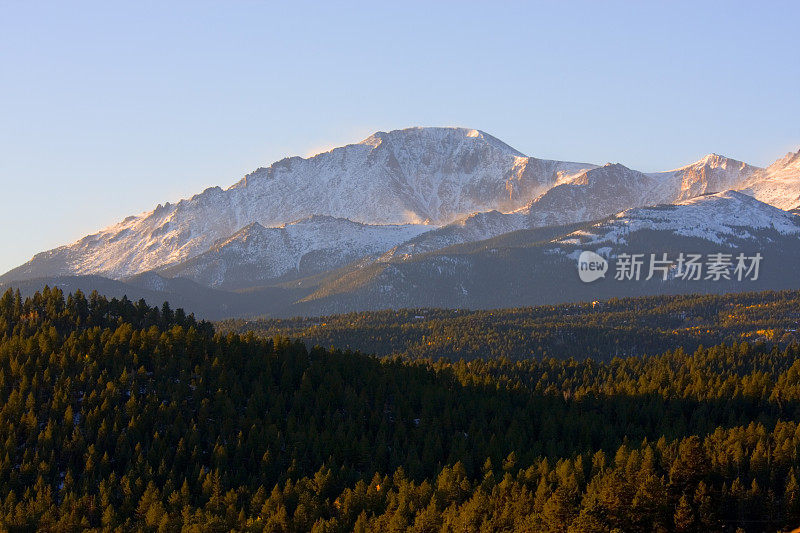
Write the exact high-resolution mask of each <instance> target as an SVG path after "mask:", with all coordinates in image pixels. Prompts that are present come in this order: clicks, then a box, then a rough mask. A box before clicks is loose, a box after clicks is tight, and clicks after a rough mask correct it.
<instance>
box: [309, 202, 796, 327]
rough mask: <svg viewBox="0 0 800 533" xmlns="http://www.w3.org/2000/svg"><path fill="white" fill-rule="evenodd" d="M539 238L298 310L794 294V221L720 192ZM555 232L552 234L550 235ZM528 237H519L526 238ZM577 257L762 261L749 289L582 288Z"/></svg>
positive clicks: (404, 270)
mask: <svg viewBox="0 0 800 533" xmlns="http://www.w3.org/2000/svg"><path fill="white" fill-rule="evenodd" d="M540 231H541V230H522V231H518V232H514V233H509V234H506V235H501V236H499V237H495V238H493V239H489V240H487V241H485V242H483V243H474V244H472V245H470V246H469V247H466V248H461V247H452V248H445V249H442V250H439V251H436V252H431V253H424V254H419V255H416V256H413V257H410V258H404V260H392V261H384V262H376V263H373V264H370V265H366V266H364V265H359V266H358V267H357V268H354V269H352V270H351V271H350V272H346V273H343V274H341V275H339V276H337V277H334V278H331V279H327V280H324V281H323V282H322V283H321V284H320V286H319V287H318V288H317V289H316V290H315V291H314V292H313V293H311V294H309V295H308V296H307V297H305V298H304V299H303V300H301V301H300V302H299V303H298V306H299V308H300V309H302V310H303V313H305V314H324V313H333V312H343V311H349V310H356V309H383V308H400V307H425V306H437V307H454V308H494V307H504V306H509V305H513V306H517V305H538V304H550V303H561V302H570V301H591V300H596V299H604V298H610V297H615V296H636V295H644V294H680V293H688V292H708V293H726V292H741V291H745V290H761V289H788V288H797V279H798V276H799V275H800V239H798V236H799V235H800V217H798V216H796V215H792V214H790V213H787V212H785V211H782V210H780V209H777V208H774V207H772V206H769V205H767V204H764V203H762V202H759V201H758V200H755V199H754V198H751V197H749V196H747V195H744V194H741V193H738V192H735V191H727V192H723V193H718V194H714V195H707V196H703V197H699V198H694V199H690V200H686V201H684V202H682V203H680V204H677V205H662V206H655V207H648V208H637V209H631V210H627V211H625V212H622V213H619V214H617V215H614V216H612V217H609V218H607V219H606V220H603V221H601V222H596V223H587V224H586V225H585V226H584V227H583V228H581V229H578V230H575V228H574V227H565V228H564V231H563V233H562V235H560V236H556V237H555V238H552V239H550V240H549V241H546V242H542V241H541V235H538V234H537V233H538V232H540ZM552 231H553V233H557V228H553V229H552ZM526 235H527V237H526ZM582 250H593V251H601V252H603V253H604V254H607V255H610V256H612V257H615V256H616V255H618V254H620V253H643V254H646V255H649V254H650V253H655V254H659V255H660V254H661V253H668V254H669V257H670V258H671V259H673V260H674V259H675V257H676V256H677V254H679V253H680V252H686V253H702V254H710V253H716V252H720V253H728V254H736V253H740V252H742V253H746V254H748V255H749V254H754V253H756V252H758V253H761V254H762V256H763V257H764V259H763V261H762V264H761V276H760V278H759V279H758V280H755V281H750V280H747V281H745V282H737V281H736V280H722V281H716V282H712V281H705V280H701V281H697V282H690V281H680V280H674V279H671V280H669V281H666V282H663V281H661V280H651V281H644V280H642V281H641V282H629V283H624V282H616V281H615V280H613V274H612V275H611V276H608V277H607V278H606V279H602V280H599V281H597V282H595V283H590V284H587V283H582V282H581V281H580V280H579V279H578V276H577V267H576V258H577V256H578V254H579V253H580V251H582Z"/></svg>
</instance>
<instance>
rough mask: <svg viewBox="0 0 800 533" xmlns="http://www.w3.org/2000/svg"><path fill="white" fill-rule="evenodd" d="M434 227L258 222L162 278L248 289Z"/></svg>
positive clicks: (339, 262)
mask: <svg viewBox="0 0 800 533" xmlns="http://www.w3.org/2000/svg"><path fill="white" fill-rule="evenodd" d="M431 229H432V226H427V225H422V224H404V225H367V224H361V223H358V222H353V221H351V220H347V219H341V218H333V217H329V216H319V215H314V216H311V217H308V218H305V219H302V220H298V221H296V222H292V223H289V224H284V225H282V226H280V227H275V228H265V227H264V226H262V225H261V224H259V223H258V222H254V223H252V224H250V225H249V226H246V227H245V228H243V229H241V230H240V231H238V232H237V233H235V234H234V235H233V236H231V237H230V238H228V239H226V240H223V241H220V242H218V243H217V244H215V245H214V246H212V247H211V249H210V250H208V251H207V252H204V253H202V254H200V255H199V256H197V257H194V258H193V259H190V260H189V261H187V262H185V263H181V264H179V265H175V266H172V267H170V268H168V269H166V270H164V271H162V272H160V274H162V275H165V276H167V277H170V278H171V277H180V278H188V279H191V280H193V281H196V282H198V283H201V284H204V285H208V286H211V287H218V286H225V287H237V288H240V287H247V286H253V285H254V284H257V283H264V282H266V281H268V280H275V279H277V278H282V277H284V278H285V277H286V276H289V275H294V276H296V277H297V276H300V275H310V274H316V273H318V272H322V271H325V270H329V269H333V268H337V267H340V266H343V265H345V264H347V263H349V262H351V261H353V260H355V259H358V258H361V257H364V256H367V255H374V254H380V253H383V252H385V251H386V250H388V249H389V248H391V247H393V246H395V245H397V244H398V243H401V242H404V241H407V240H409V239H411V238H413V237H416V236H418V235H420V234H421V233H424V232H427V231H430V230H431Z"/></svg>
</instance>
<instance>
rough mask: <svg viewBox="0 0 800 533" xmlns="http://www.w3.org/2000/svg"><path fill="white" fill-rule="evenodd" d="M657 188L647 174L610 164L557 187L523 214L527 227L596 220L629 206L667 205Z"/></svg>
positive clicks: (542, 196)
mask: <svg viewBox="0 0 800 533" xmlns="http://www.w3.org/2000/svg"><path fill="white" fill-rule="evenodd" d="M657 186H658V181H657V180H656V179H655V178H652V177H650V176H648V175H647V174H643V173H641V172H639V171H636V170H631V169H629V168H627V167H625V166H623V165H620V164H619V163H617V164H611V163H609V164H607V165H605V166H603V167H600V168H595V169H592V170H588V171H586V172H583V173H581V174H579V175H577V176H575V177H574V178H573V179H572V180H570V181H568V182H566V183H562V184H559V185H556V186H555V187H553V188H552V189H550V190H548V191H547V192H546V193H544V194H542V195H541V196H539V197H538V198H536V199H535V200H533V202H531V204H530V205H528V206H527V207H526V208H525V210H524V212H525V213H526V214H527V215H528V217H529V219H530V222H529V226H530V227H541V226H558V225H563V224H570V223H573V222H581V221H585V220H596V219H599V218H603V217H606V216H608V215H610V214H612V213H615V212H617V211H620V210H622V209H627V208H629V207H632V206H641V205H651V204H655V203H660V202H663V201H666V200H667V198H664V197H663V196H662V195H661V194H660V190H659V189H658V187H657Z"/></svg>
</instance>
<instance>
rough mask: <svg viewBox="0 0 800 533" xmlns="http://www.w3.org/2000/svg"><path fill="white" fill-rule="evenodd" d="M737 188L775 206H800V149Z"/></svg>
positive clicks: (757, 173)
mask: <svg viewBox="0 0 800 533" xmlns="http://www.w3.org/2000/svg"><path fill="white" fill-rule="evenodd" d="M737 188H739V189H741V190H742V192H744V193H747V194H749V195H751V196H753V197H755V198H758V199H759V200H761V201H762V202H766V203H768V204H771V205H774V206H775V207H780V208H781V209H786V210H791V209H797V208H798V207H800V150H799V151H797V152H790V153H788V154H786V155H785V156H784V157H782V158H781V159H778V160H777V161H775V162H774V163H773V164H771V165H770V166H769V167H767V168H765V169H763V170H761V171H759V172H756V173H754V174H753V175H752V176H750V178H749V179H747V180H746V181H745V182H744V183H743V184H742V185H741V186H740V187H737Z"/></svg>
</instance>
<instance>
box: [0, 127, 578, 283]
mask: <svg viewBox="0 0 800 533" xmlns="http://www.w3.org/2000/svg"><path fill="white" fill-rule="evenodd" d="M587 168H593V165H588V164H580V163H566V162H560V161H549V160H541V159H536V158H529V157H526V156H524V155H523V154H521V153H520V152H518V151H517V150H514V149H513V148H511V147H510V146H508V145H506V144H505V143H503V142H501V141H499V140H498V139H496V138H494V137H492V136H491V135H488V134H486V133H483V132H481V131H478V130H470V129H464V128H410V129H405V130H396V131H392V132H389V133H383V132H379V133H376V134H374V135H372V136H370V137H369V138H367V139H365V140H364V141H362V142H360V143H358V144H351V145H347V146H343V147H341V148H336V149H333V150H331V151H329V152H325V153H322V154H317V155H315V156H313V157H310V158H308V159H304V158H301V157H291V158H287V159H283V160H281V161H278V162H277V163H274V164H272V165H271V166H269V167H267V168H260V169H258V170H256V171H255V172H253V173H251V174H248V175H247V176H245V178H244V179H242V180H241V181H239V182H238V183H236V184H234V185H233V186H231V187H230V188H228V189H226V190H223V189H221V188H219V187H212V188H209V189H207V190H205V191H204V192H203V193H201V194H198V195H196V196H193V197H192V198H190V199H188V200H181V201H180V202H178V203H176V204H170V203H167V204H165V205H159V206H158V207H157V208H156V209H155V210H153V211H151V212H149V213H144V214H141V215H138V216H131V217H128V218H126V219H125V220H123V221H122V222H120V223H119V224H116V225H114V226H111V227H109V228H106V229H105V230H102V231H100V232H99V233H96V234H94V235H90V236H87V237H84V238H83V239H81V240H79V241H78V242H76V243H73V244H71V245H68V246H63V247H61V248H57V249H55V250H50V251H48V252H44V253H41V254H38V255H37V256H35V257H34V258H33V259H32V260H31V261H30V262H28V263H26V264H25V265H22V266H21V267H19V268H17V269H15V270H14V271H12V272H10V273H9V274H7V275H5V276H3V277H2V279H30V278H34V277H41V276H53V275H69V274H101V275H104V276H107V277H111V278H116V279H119V278H123V277H126V276H131V275H135V274H137V273H140V272H144V271H147V270H154V269H159V268H165V267H167V266H171V265H176V264H179V263H182V262H185V261H187V260H189V259H191V258H192V257H195V256H197V255H200V254H201V253H203V252H205V251H207V250H208V249H209V248H210V247H211V246H212V245H213V244H215V243H216V242H217V241H219V240H220V239H228V238H230V237H231V236H232V235H233V234H234V233H236V232H237V231H239V230H241V229H242V228H244V227H246V226H248V225H250V224H252V223H254V222H258V223H259V224H260V225H262V226H264V227H271V226H278V225H281V224H285V223H287V222H290V221H293V220H299V219H302V218H305V217H309V216H312V215H325V216H332V217H337V218H346V219H349V220H352V221H354V222H361V223H364V224H405V223H421V222H426V223H429V224H433V225H439V224H446V223H448V222H451V221H453V220H457V219H459V218H461V217H464V216H468V215H469V214H471V213H474V212H477V211H487V210H491V209H499V210H502V211H512V210H514V209H517V208H519V207H521V206H524V205H525V204H526V203H527V202H528V201H530V199H531V198H532V197H534V196H536V195H538V194H540V193H541V192H542V191H544V190H546V189H547V188H549V187H550V186H552V185H553V184H554V183H556V182H557V181H558V180H559V179H561V178H562V177H563V176H565V175H569V174H574V173H576V172H579V171H581V170H582V169H587Z"/></svg>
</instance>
